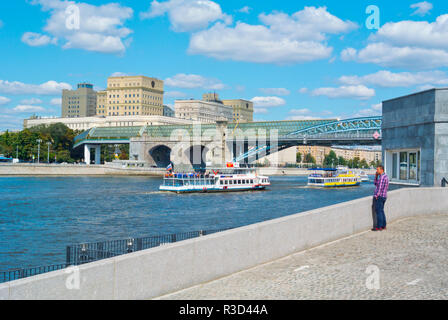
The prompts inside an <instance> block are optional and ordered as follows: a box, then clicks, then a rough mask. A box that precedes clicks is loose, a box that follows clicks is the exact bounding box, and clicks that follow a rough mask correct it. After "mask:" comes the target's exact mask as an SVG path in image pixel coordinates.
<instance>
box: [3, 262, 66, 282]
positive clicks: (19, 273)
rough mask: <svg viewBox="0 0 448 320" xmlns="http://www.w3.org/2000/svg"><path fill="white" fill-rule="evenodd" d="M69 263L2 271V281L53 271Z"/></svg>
mask: <svg viewBox="0 0 448 320" xmlns="http://www.w3.org/2000/svg"><path fill="white" fill-rule="evenodd" d="M67 267H68V265H66V264H65V263H64V264H54V265H50V266H41V267H31V268H24V269H13V270H8V271H0V283H2V282H8V281H13V280H18V279H23V278H27V277H31V276H35V275H38V274H42V273H47V272H51V271H56V270H61V269H64V268H67Z"/></svg>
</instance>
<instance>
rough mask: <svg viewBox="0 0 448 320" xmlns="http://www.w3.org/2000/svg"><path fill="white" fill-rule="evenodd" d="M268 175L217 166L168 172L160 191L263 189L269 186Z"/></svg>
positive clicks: (243, 169)
mask: <svg viewBox="0 0 448 320" xmlns="http://www.w3.org/2000/svg"><path fill="white" fill-rule="evenodd" d="M270 185H271V183H270V181H269V177H267V176H260V175H258V173H257V171H256V169H252V168H219V169H209V170H207V171H205V172H201V173H198V172H189V173H182V172H179V173H174V172H169V173H166V174H165V177H164V178H163V184H162V185H161V186H160V187H159V190H160V191H171V192H176V193H188V192H232V191H253V190H264V189H266V187H267V186H270Z"/></svg>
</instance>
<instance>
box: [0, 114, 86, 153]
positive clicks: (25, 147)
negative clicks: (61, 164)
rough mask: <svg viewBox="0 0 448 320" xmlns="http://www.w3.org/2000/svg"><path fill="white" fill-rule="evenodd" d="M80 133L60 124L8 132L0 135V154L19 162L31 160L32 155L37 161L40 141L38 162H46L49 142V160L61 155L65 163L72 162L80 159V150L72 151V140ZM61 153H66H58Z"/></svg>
mask: <svg viewBox="0 0 448 320" xmlns="http://www.w3.org/2000/svg"><path fill="white" fill-rule="evenodd" d="M79 133H80V131H75V130H71V129H70V128H68V127H67V126H65V125H64V124H62V123H56V124H52V125H49V126H45V125H40V126H36V127H33V128H31V129H24V130H22V131H19V132H8V131H6V132H5V133H3V134H1V135H0V153H4V154H5V155H7V156H12V157H16V152H17V151H18V157H19V159H20V160H31V159H32V157H33V155H34V156H35V158H36V159H37V153H38V144H37V140H38V139H41V140H42V143H41V149H40V151H41V152H40V160H41V161H43V162H46V161H47V158H48V148H47V145H46V143H47V142H51V150H50V160H53V159H54V155H55V154H56V155H57V156H59V155H61V158H63V159H64V161H67V162H69V161H70V162H73V161H75V160H79V159H81V158H82V154H83V152H82V150H81V148H78V149H77V150H73V140H74V138H75V137H76V136H77V135H78V134H79ZM61 151H66V152H64V153H60V152H61Z"/></svg>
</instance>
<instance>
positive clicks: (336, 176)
mask: <svg viewBox="0 0 448 320" xmlns="http://www.w3.org/2000/svg"><path fill="white" fill-rule="evenodd" d="M310 170H313V171H314V172H313V173H312V174H310V175H309V176H308V186H310V187H320V188H335V187H354V186H359V185H360V184H361V177H360V176H359V175H357V174H355V173H354V172H353V171H351V170H338V169H332V168H318V169H310Z"/></svg>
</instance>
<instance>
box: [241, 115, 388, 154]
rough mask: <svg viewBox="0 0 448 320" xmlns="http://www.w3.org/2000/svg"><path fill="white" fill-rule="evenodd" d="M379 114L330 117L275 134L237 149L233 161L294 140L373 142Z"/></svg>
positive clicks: (377, 141)
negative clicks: (346, 117)
mask: <svg viewBox="0 0 448 320" xmlns="http://www.w3.org/2000/svg"><path fill="white" fill-rule="evenodd" d="M381 125H382V117H380V116H376V117H362V118H352V119H345V120H334V121H331V122H326V123H322V124H317V125H314V126H309V127H306V128H301V129H299V130H295V131H292V132H289V133H287V134H285V135H282V136H279V137H278V139H277V141H278V143H274V144H273V143H272V141H267V143H266V144H264V145H261V146H256V147H252V148H251V149H249V150H247V151H246V152H243V153H240V154H239V155H237V156H236V157H235V158H234V159H233V160H234V161H235V162H250V161H248V159H250V158H252V159H253V158H259V155H263V156H264V155H268V154H271V153H274V152H277V151H280V150H283V149H286V148H289V147H291V146H294V145H298V144H305V145H306V144H311V145H327V146H331V145H352V144H357V145H377V144H380V143H381Z"/></svg>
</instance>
